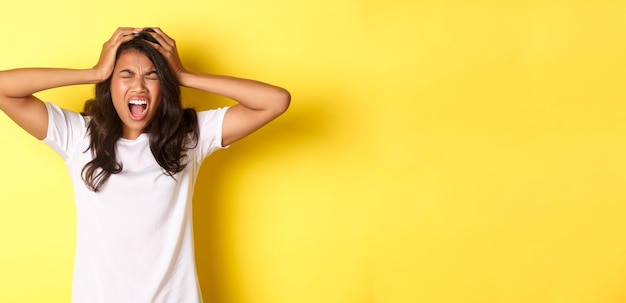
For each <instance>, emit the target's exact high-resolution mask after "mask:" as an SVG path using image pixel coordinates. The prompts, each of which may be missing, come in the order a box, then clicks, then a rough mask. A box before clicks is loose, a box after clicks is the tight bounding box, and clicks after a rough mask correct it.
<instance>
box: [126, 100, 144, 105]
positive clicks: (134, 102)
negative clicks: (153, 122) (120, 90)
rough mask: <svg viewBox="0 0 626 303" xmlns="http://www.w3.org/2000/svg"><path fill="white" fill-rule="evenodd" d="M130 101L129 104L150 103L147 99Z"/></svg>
mask: <svg viewBox="0 0 626 303" xmlns="http://www.w3.org/2000/svg"><path fill="white" fill-rule="evenodd" d="M128 103H129V104H133V105H146V104H148V102H147V101H146V100H130V101H129V102H128Z"/></svg>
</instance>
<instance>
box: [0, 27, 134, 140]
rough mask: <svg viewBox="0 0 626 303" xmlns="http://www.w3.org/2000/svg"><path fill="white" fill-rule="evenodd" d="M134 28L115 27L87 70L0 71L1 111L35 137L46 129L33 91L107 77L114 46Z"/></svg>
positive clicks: (129, 36)
mask: <svg viewBox="0 0 626 303" xmlns="http://www.w3.org/2000/svg"><path fill="white" fill-rule="evenodd" d="M135 32H137V30H136V29H133V28H118V29H117V31H116V32H115V33H114V34H113V37H111V39H110V40H109V41H107V42H106V43H105V44H104V47H103V49H102V54H101V55H100V60H99V61H98V64H96V66H94V67H93V68H90V69H83V70H76V69H62V68H24V69H14V70H8V71H0V110H2V111H3V112H4V113H5V114H7V116H9V117H10V118H11V119H12V120H13V121H15V123H17V124H18V125H19V126H20V127H22V128H23V129H24V130H25V131H27V132H28V133H29V134H31V135H33V136H34V137H35V138H37V139H40V140H41V139H44V138H45V137H46V134H47V131H48V112H47V110H46V106H45V105H44V104H43V102H41V100H39V99H38V98H37V97H35V96H33V94H34V93H36V92H39V91H43V90H46V89H50V88H55V87H61V86H68V85H76V84H90V83H98V82H101V81H104V80H106V79H107V78H108V77H109V75H110V74H111V72H112V71H113V67H114V65H115V52H116V51H117V47H118V46H119V45H120V44H121V43H123V42H125V41H128V40H130V39H132V38H133V37H134V33H135Z"/></svg>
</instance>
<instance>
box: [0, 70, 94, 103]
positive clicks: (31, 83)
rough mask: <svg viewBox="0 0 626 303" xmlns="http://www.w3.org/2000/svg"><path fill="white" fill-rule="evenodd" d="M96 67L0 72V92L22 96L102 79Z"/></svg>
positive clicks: (12, 95) (9, 95) (14, 96)
mask: <svg viewBox="0 0 626 303" xmlns="http://www.w3.org/2000/svg"><path fill="white" fill-rule="evenodd" d="M102 80H103V79H102V76H101V75H99V73H98V72H97V71H96V70H94V69H82V70H78V69H63V68H23V69H14V70H8V71H1V72H0V94H1V95H3V96H5V97H8V98H22V97H27V96H29V95H32V94H34V93H36V92H39V91H43V90H46V89H50V88H55V87H61V86H68V85H76V84H89V83H97V82H100V81H102Z"/></svg>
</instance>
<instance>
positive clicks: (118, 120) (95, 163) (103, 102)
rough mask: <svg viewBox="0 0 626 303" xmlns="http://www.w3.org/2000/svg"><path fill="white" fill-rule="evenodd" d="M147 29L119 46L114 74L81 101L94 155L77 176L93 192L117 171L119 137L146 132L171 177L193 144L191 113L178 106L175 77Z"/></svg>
mask: <svg viewBox="0 0 626 303" xmlns="http://www.w3.org/2000/svg"><path fill="white" fill-rule="evenodd" d="M151 31H152V30H151V29H146V30H144V31H142V32H140V33H138V34H137V35H136V36H135V37H134V38H133V39H132V40H130V41H127V42H124V43H122V44H121V45H120V46H119V48H118V49H117V53H116V59H115V60H116V61H115V67H114V70H113V73H112V74H111V76H110V77H109V78H108V79H107V80H106V81H104V82H101V83H98V84H96V96H95V99H93V100H89V101H87V102H86V103H85V108H84V111H83V114H84V115H86V116H90V117H91V120H90V121H89V124H88V130H89V135H90V137H91V142H90V145H89V149H90V150H91V152H92V154H93V155H94V159H93V160H92V161H91V162H89V163H87V164H86V165H85V167H83V171H82V175H83V180H84V181H85V183H86V184H87V186H88V187H89V188H90V189H92V190H93V191H98V190H100V188H101V187H102V186H103V185H104V183H105V182H106V181H107V180H108V178H109V177H110V176H111V174H117V173H120V172H121V171H122V163H119V162H117V160H116V155H115V144H116V142H117V140H118V139H119V138H122V137H124V138H127V139H136V138H137V137H138V136H139V134H141V133H148V134H149V136H150V149H151V151H152V154H153V155H154V158H155V160H156V161H157V163H158V164H159V165H160V166H161V167H162V168H163V169H164V172H165V173H166V174H168V175H170V176H173V175H174V174H176V173H178V172H180V171H181V170H182V169H184V168H185V166H186V163H185V162H184V161H183V160H184V158H185V151H186V150H187V149H189V148H192V147H193V146H195V144H196V143H197V139H198V132H199V130H198V124H197V117H196V112H195V110H194V109H183V107H182V103H181V98H180V86H179V85H180V84H179V82H178V79H177V78H176V75H175V74H174V73H173V72H172V70H171V69H170V67H169V65H168V62H167V60H166V59H165V57H163V55H161V53H160V52H159V51H158V50H157V49H155V48H154V47H153V46H152V44H150V42H152V43H156V44H158V42H157V41H156V40H155V39H154V38H153V37H152V36H151V35H150V33H149V32H151ZM148 41H150V42H148Z"/></svg>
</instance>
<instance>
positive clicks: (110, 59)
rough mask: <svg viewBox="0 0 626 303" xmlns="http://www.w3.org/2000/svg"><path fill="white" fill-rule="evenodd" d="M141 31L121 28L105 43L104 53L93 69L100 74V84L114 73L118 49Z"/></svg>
mask: <svg viewBox="0 0 626 303" xmlns="http://www.w3.org/2000/svg"><path fill="white" fill-rule="evenodd" d="M140 31H141V29H140V28H132V27H120V28H118V29H117V30H116V31H115V33H113V36H111V38H110V39H109V40H108V41H107V42H105V43H104V45H103V46H102V52H101V53H100V59H99V60H98V63H97V64H96V65H95V66H94V67H93V69H94V70H96V71H97V72H98V75H99V77H100V82H102V81H105V80H106V79H107V78H109V76H110V75H111V73H112V72H113V68H114V67H115V54H116V52H117V48H118V47H119V46H120V45H121V44H122V43H124V42H126V41H130V40H131V39H133V38H134V37H135V36H136V35H137V33H139V32H140Z"/></svg>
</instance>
